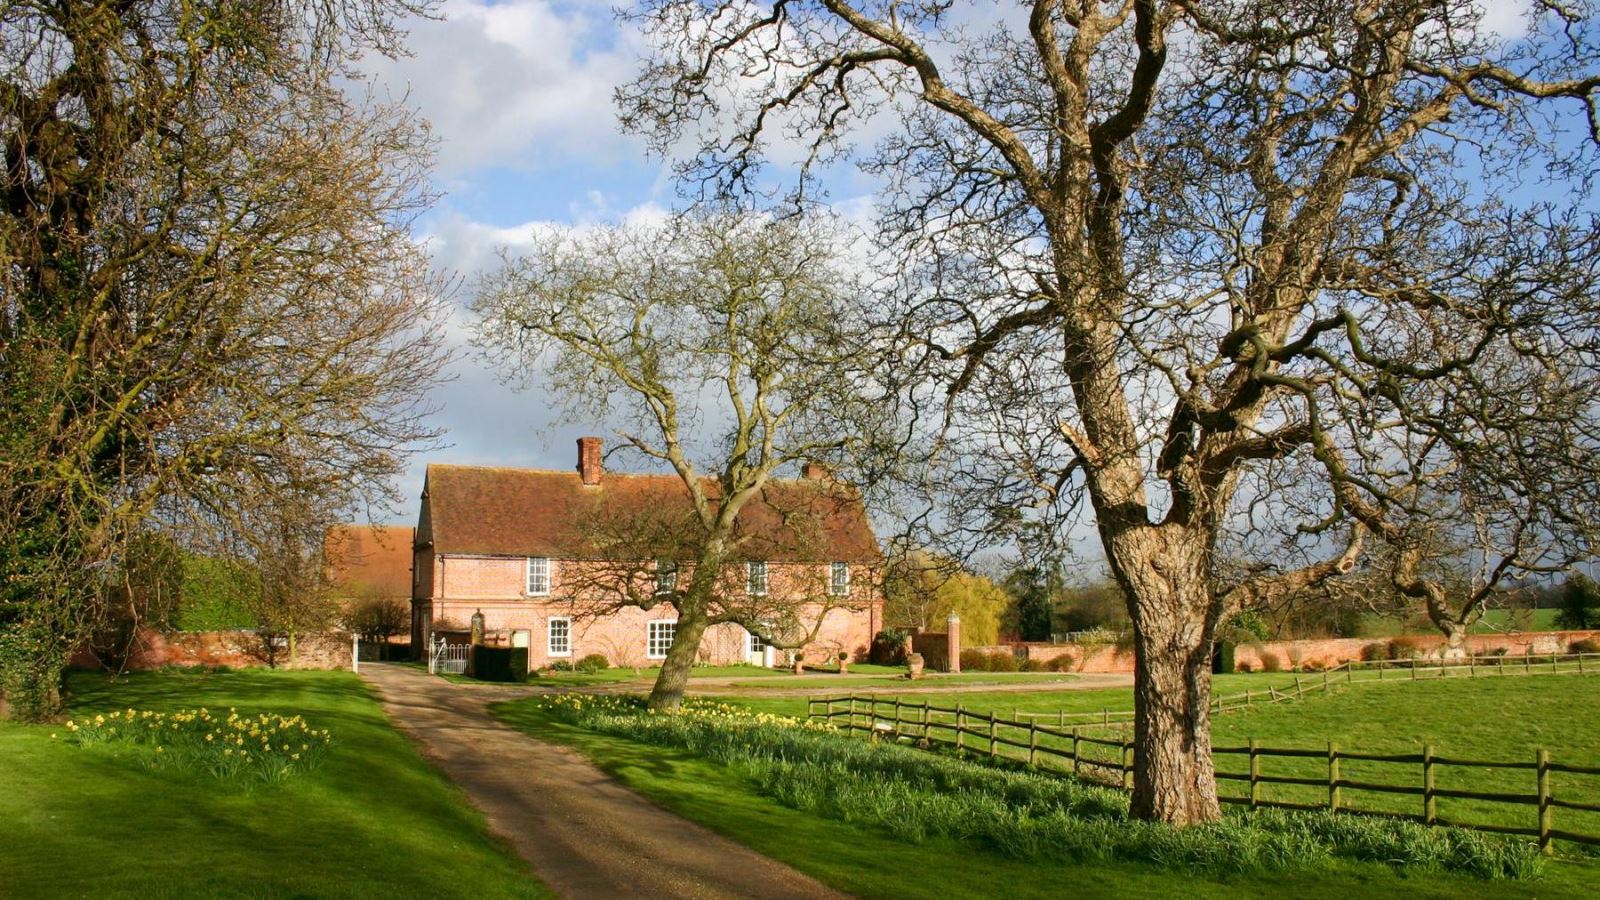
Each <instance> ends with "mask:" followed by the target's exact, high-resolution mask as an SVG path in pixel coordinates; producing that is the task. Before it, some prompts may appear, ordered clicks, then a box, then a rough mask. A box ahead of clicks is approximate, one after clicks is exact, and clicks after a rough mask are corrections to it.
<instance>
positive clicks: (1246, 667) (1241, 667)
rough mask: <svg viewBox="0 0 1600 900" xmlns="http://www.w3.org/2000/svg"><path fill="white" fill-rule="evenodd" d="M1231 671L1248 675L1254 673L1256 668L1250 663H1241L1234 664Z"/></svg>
mask: <svg viewBox="0 0 1600 900" xmlns="http://www.w3.org/2000/svg"><path fill="white" fill-rule="evenodd" d="M1233 670H1234V671H1235V672H1242V673H1244V674H1247V675H1248V674H1249V673H1251V672H1254V671H1255V670H1256V667H1255V666H1252V665H1250V663H1248V662H1242V663H1237V664H1235V665H1234V667H1233Z"/></svg>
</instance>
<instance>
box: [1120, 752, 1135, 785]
mask: <svg viewBox="0 0 1600 900" xmlns="http://www.w3.org/2000/svg"><path fill="white" fill-rule="evenodd" d="M1132 756H1133V744H1132V743H1131V742H1130V743H1126V744H1123V745H1122V788H1123V790H1128V791H1131V790H1133V760H1132V759H1130V757H1132Z"/></svg>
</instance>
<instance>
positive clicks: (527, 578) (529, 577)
mask: <svg viewBox="0 0 1600 900" xmlns="http://www.w3.org/2000/svg"><path fill="white" fill-rule="evenodd" d="M535 563H542V564H543V567H544V572H543V575H544V589H543V590H535V589H534V583H533V577H534V573H535V566H534V564H535ZM555 569H556V567H555V565H554V564H552V563H551V561H550V557H548V556H530V557H528V558H527V562H525V563H524V564H523V568H522V592H523V595H524V596H528V597H548V596H550V583H551V581H553V580H554V579H553V577H552V576H554V575H555Z"/></svg>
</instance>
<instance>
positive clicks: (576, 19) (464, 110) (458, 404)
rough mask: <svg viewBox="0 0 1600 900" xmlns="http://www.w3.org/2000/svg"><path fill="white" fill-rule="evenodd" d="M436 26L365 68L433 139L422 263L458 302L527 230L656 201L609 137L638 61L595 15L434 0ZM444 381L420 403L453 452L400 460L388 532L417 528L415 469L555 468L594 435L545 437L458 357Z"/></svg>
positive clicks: (536, 5) (630, 46) (561, 431)
mask: <svg viewBox="0 0 1600 900" xmlns="http://www.w3.org/2000/svg"><path fill="white" fill-rule="evenodd" d="M438 12H439V14H440V15H441V17H442V18H441V19H439V20H433V21H430V20H418V21H414V22H411V23H409V26H408V27H409V30H410V40H409V46H410V48H411V55H410V56H408V57H404V58H401V59H396V60H389V59H381V58H369V59H368V60H366V61H365V62H364V67H365V69H366V71H367V72H368V73H369V74H370V76H371V79H372V85H373V87H374V88H375V89H376V91H377V92H378V93H379V95H380V96H382V95H384V94H387V95H390V96H393V97H396V98H401V97H403V98H405V99H406V101H407V102H408V103H410V104H411V105H412V106H413V107H414V108H415V109H417V111H418V112H419V113H420V114H421V115H422V116H423V117H424V118H426V119H427V120H428V121H429V122H430V123H431V125H432V128H433V130H434V134H435V136H436V138H437V139H438V161H437V167H436V170H435V184H436V186H437V187H438V189H439V190H440V191H441V192H442V194H443V196H442V198H441V199H440V201H439V203H438V205H437V206H436V207H435V208H434V209H433V211H432V212H431V213H429V214H428V215H427V216H426V217H425V218H424V219H423V220H422V221H421V222H420V223H419V225H420V229H421V231H422V236H423V237H425V239H426V240H427V241H428V244H429V247H430V250H431V251H432V253H433V257H434V262H435V265H436V266H438V267H439V268H440V269H441V270H445V271H448V272H453V273H456V274H457V275H458V276H460V277H461V278H462V279H463V283H462V288H461V291H460V293H459V295H458V297H457V300H458V302H459V303H462V304H464V303H465V301H466V300H467V299H468V297H469V296H470V292H471V289H472V279H473V277H474V276H475V275H476V274H477V273H478V272H480V271H482V270H483V269H484V268H486V267H488V266H490V265H492V264H493V262H494V259H495V257H494V253H495V250H496V249H497V248H498V247H503V246H513V247H514V246H515V245H516V243H517V242H518V240H519V238H520V237H521V236H522V235H523V234H525V233H526V232H527V231H528V230H530V229H531V228H533V227H536V226H538V225H539V224H543V223H556V224H578V223H584V222H598V221H614V220H617V219H620V218H624V217H626V216H628V215H629V214H630V213H638V212H640V211H648V210H650V209H652V208H654V207H656V206H657V205H664V204H666V203H668V202H670V198H669V196H667V195H668V194H669V192H670V185H669V184H668V181H667V179H666V176H665V168H664V166H663V164H662V163H661V162H660V161H659V160H651V159H648V158H646V154H645V152H644V147H643V144H642V142H641V141H639V140H637V139H635V138H631V137H628V136H625V135H623V134H622V133H621V132H620V130H619V129H618V127H617V124H616V117H615V114H614V113H613V109H612V106H611V91H612V89H613V87H615V86H616V85H617V84H618V83H620V82H621V81H622V80H624V79H626V78H627V77H628V75H629V73H631V72H632V70H633V66H634V65H635V64H636V63H635V61H636V60H637V59H638V50H639V48H638V46H637V45H636V43H635V42H634V41H633V40H631V39H630V38H629V37H628V36H627V35H626V34H625V33H624V32H622V30H621V29H619V28H618V27H617V26H616V25H615V24H614V23H613V19H612V16H611V9H610V5H609V4H608V3H591V2H584V0H578V2H547V0H506V2H500V3H485V2H481V0H446V2H445V3H443V4H442V5H441V7H440V8H439V11H438ZM467 330H468V319H467V317H466V315H465V313H464V312H461V311H458V315H457V317H456V320H455V322H453V323H452V328H451V330H450V336H451V339H452V340H453V341H455V342H456V343H457V344H464V341H465V337H466V334H467ZM450 375H451V376H452V380H451V381H450V382H448V383H446V384H444V385H442V386H440V387H439V388H437V389H436V390H435V391H434V392H433V400H434V402H435V403H436V404H437V405H438V406H439V407H440V411H439V413H438V414H437V415H436V417H435V420H434V424H435V425H436V426H438V427H441V428H444V429H446V431H447V435H446V440H447V441H448V442H449V443H450V445H451V446H450V447H449V448H448V449H445V450H442V451H437V452H434V453H430V454H426V455H421V456H418V457H417V458H415V459H414V460H413V464H412V467H411V472H410V474H408V475H407V476H406V477H405V478H404V480H403V481H402V482H401V484H400V489H401V491H402V492H403V494H404V495H405V497H406V500H405V502H404V504H403V505H402V506H401V507H400V508H399V509H398V510H396V511H395V514H394V515H393V516H392V517H389V518H391V519H392V520H393V521H397V522H404V523H409V522H413V521H415V518H416V508H417V495H418V494H419V493H420V492H421V490H422V472H423V468H424V466H425V465H426V464H427V462H429V461H450V462H457V463H488V464H496V465H522V466H538V467H549V468H563V467H567V466H570V465H573V464H574V462H575V459H576V456H575V452H576V451H575V449H574V446H573V441H574V439H575V438H576V437H577V436H578V435H579V434H582V433H603V432H597V429H592V428H580V427H563V428H553V427H552V425H551V423H552V418H553V414H552V412H551V411H550V410H549V408H548V406H547V404H546V403H545V402H544V401H543V400H542V399H541V397H540V396H539V394H538V393H537V392H517V391H514V390H513V389H511V388H510V387H507V386H505V385H502V384H501V383H500V382H499V380H498V379H497V377H496V374H495V373H494V372H493V371H491V370H490V369H489V368H488V367H486V366H485V365H484V363H483V362H482V361H481V360H479V359H477V358H476V357H474V356H473V355H472V354H471V352H470V351H468V350H465V349H464V350H463V353H462V356H461V358H460V359H458V360H457V362H456V363H455V364H454V365H453V366H452V367H451V371H450Z"/></svg>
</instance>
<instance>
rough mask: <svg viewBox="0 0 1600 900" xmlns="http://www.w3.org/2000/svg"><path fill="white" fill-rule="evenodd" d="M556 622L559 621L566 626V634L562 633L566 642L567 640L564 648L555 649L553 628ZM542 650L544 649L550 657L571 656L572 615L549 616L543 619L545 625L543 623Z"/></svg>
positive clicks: (554, 631)
mask: <svg viewBox="0 0 1600 900" xmlns="http://www.w3.org/2000/svg"><path fill="white" fill-rule="evenodd" d="M557 622H560V623H561V624H563V625H565V626H567V629H566V634H565V635H564V637H565V638H566V642H567V649H565V650H557V649H556V629H555V625H556V623H557ZM544 650H545V655H547V656H551V657H560V656H571V655H572V617H571V616H551V617H550V618H548V619H546V620H545V625H544Z"/></svg>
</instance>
